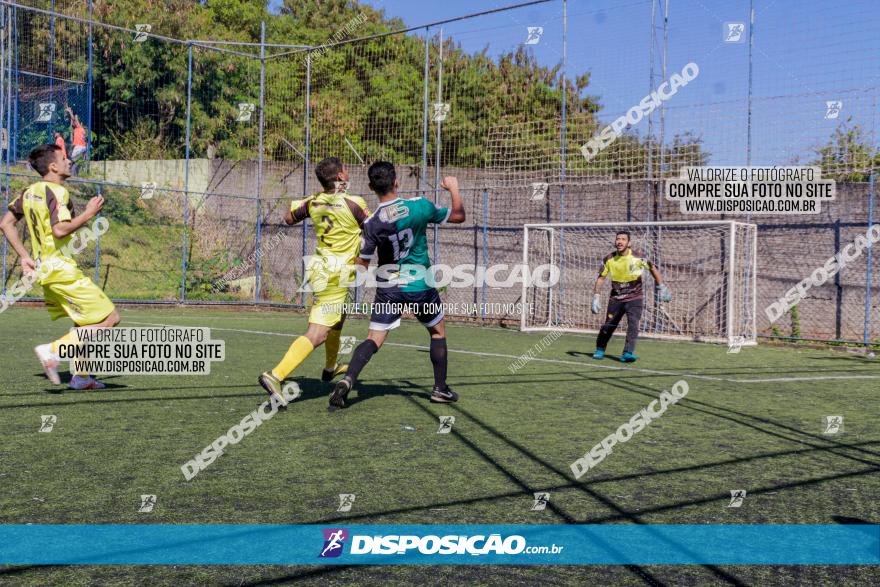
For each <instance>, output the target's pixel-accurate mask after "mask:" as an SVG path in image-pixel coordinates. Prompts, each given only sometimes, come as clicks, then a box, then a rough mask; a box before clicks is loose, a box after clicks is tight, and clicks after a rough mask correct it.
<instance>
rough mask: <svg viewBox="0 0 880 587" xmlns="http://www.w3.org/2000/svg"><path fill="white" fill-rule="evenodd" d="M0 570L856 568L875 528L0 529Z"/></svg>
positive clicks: (876, 560)
mask: <svg viewBox="0 0 880 587" xmlns="http://www.w3.org/2000/svg"><path fill="white" fill-rule="evenodd" d="M0 564H5V565H58V564H77V565H83V564H89V565H220V564H222V565H230V564H242V565H245V564H246V565H325V564H347V565H351V564H420V565H424V564H445V565H449V564H453V565H472V564H491V565H498V564H501V565H505V564H507V565H533V564H534V565H538V564H540V565H596V564H603V565H620V564H634V565H679V564H714V565H829V564H831V565H843V564H846V565H864V564H880V526H878V525H822V526H820V525H638V526H636V525H624V524H611V525H553V524H547V525H354V524H352V525H345V524H340V525H334V526H320V525H308V526H306V525H269V524H266V525H260V524H254V525H207V524H200V525H168V524H119V525H0Z"/></svg>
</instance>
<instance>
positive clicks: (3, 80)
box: [0, 6, 9, 295]
mask: <svg viewBox="0 0 880 587" xmlns="http://www.w3.org/2000/svg"><path fill="white" fill-rule="evenodd" d="M7 12H9V9H8V8H7V7H6V6H4V7H3V12H2V13H0V30H2V31H3V36H2V38H0V127H2V128H3V130H4V131H6V141H7V148H6V149H5V151H6V153H8V152H9V148H8V142H9V132H8V131H7V130H6V127H7V125H6V119H7V118H8V117H9V109H8V108H7V107H6V100H7V96H8V92H7V91H6V84H7V83H8V79H9V76H8V75H7V72H6V61H7V59H6V51H7V48H6V39H7V37H8V36H9V30H8V29H7V26H8V24H9V21H8V20H7V18H6V17H7ZM4 155H5V153H4ZM0 168H2V169H3V172H4V176H5V177H4V180H5V182H4V183H5V185H6V189H5V190H3V191H4V194H3V196H4V197H3V203H4V206H3V209H4V210H7V209H9V165H8V164H7V162H6V157H3V158H2V160H0ZM8 246H9V245H8V243H7V242H6V235H3V274H2V281H0V294H2V295H6V251H7V248H8Z"/></svg>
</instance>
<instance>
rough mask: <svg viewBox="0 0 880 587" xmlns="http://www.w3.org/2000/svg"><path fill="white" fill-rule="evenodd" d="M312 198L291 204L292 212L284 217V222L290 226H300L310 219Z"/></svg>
mask: <svg viewBox="0 0 880 587" xmlns="http://www.w3.org/2000/svg"><path fill="white" fill-rule="evenodd" d="M311 201H312V198H306V199H305V200H294V201H293V202H292V203H291V204H290V210H288V211H287V214H285V215H284V222H285V223H286V224H288V225H293V224H298V223H300V222H302V221H303V220H305V219H306V218H308V217H309V204H310V203H311Z"/></svg>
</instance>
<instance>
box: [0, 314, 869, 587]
mask: <svg viewBox="0 0 880 587" xmlns="http://www.w3.org/2000/svg"><path fill="white" fill-rule="evenodd" d="M122 316H123V325H127V326H142V325H145V324H155V323H161V324H175V325H192V326H196V325H197V326H209V327H211V328H213V329H214V331H213V337H214V338H221V339H224V340H225V341H226V353H227V359H226V361H225V362H223V363H219V364H218V363H215V364H214V366H213V368H212V372H211V374H210V375H209V376H203V377H195V376H192V377H186V376H151V377H148V376H125V377H123V376H119V377H108V378H106V379H105V381H106V383H108V388H107V389H106V390H103V391H96V392H72V391H69V390H64V391H62V390H59V389H55V388H53V387H52V386H51V385H50V384H49V383H48V382H47V381H46V379H45V377H44V376H43V374H42V371H41V369H40V367H39V365H38V364H37V363H36V360H35V358H34V356H33V353H32V351H31V348H32V347H33V346H34V345H36V344H38V343H41V342H47V341H49V340H52V339H53V338H57V337H58V336H59V335H60V334H61V333H62V332H63V331H64V329H65V328H67V326H68V324H64V323H61V322H57V323H52V322H51V321H50V320H49V319H48V317H47V315H46V313H45V311H44V310H43V309H41V308H26V307H19V306H15V307H13V308H11V309H10V310H8V311H7V312H5V313H3V314H2V316H0V350H2V357H3V360H2V365H3V369H2V374H3V384H2V387H0V430H2V431H3V443H2V445H0V523H13V524H24V523H135V522H148V523H172V524H173V523H179V524H183V523H231V524H245V523H296V524H308V523H320V524H323V523H329V522H331V521H334V522H339V521H346V522H349V523H465V524H466V523H511V524H517V523H546V524H562V523H626V524H633V523H640V524H641V523H674V524H678V523H695V524H729V523H768V524H770V523H772V524H781V523H817V524H833V523H841V522H845V521H847V520H860V521H862V522H863V523H878V522H880V505H878V501H877V496H878V495H880V475H878V473H880V427H878V426H877V418H878V416H880V399H878V394H877V385H878V381H880V369H878V365H877V363H876V362H875V361H872V360H869V359H867V358H864V357H863V356H861V355H856V354H845V353H841V352H835V351H827V350H813V349H792V348H774V347H765V346H761V347H756V348H748V347H747V348H744V349H743V350H742V352H741V353H739V354H728V353H727V352H726V350H727V349H726V348H725V347H720V346H715V345H701V344H693V343H670V342H659V341H647V340H645V341H641V342H640V343H639V349H638V354H639V356H640V357H641V358H640V360H639V362H638V363H636V364H635V365H634V366H623V365H621V364H620V363H618V362H616V361H613V360H609V359H606V360H605V361H603V362H596V361H593V360H592V359H591V358H590V357H589V356H588V354H587V353H589V352H590V351H591V350H592V346H593V343H594V340H593V337H591V336H575V335H565V336H562V337H561V338H559V339H558V340H556V341H555V342H553V343H552V344H551V345H550V346H549V347H548V348H546V349H545V350H544V351H543V352H541V353H540V354H539V355H538V358H539V360H534V361H532V362H530V363H528V364H527V365H526V366H525V367H523V368H522V369H521V370H519V371H517V372H516V373H511V371H510V370H509V369H508V365H510V364H511V362H512V361H513V359H514V358H515V357H517V356H519V355H520V354H522V353H524V352H525V351H527V350H528V349H529V348H530V347H532V345H534V344H536V343H538V341H540V340H541V339H542V338H543V336H544V334H543V333H528V334H526V333H519V332H516V331H510V330H503V329H498V328H478V327H474V326H467V325H456V324H451V325H450V326H449V329H448V330H449V331H448V335H447V336H448V340H449V345H450V349H451V350H452V351H453V352H451V353H450V360H449V382H450V384H451V385H452V387H453V388H454V389H456V390H457V391H458V392H459V393H460V395H461V401H460V402H459V404H457V405H454V406H437V405H434V404H431V403H429V402H428V400H427V398H428V394H429V393H430V388H431V385H432V383H433V377H432V372H431V367H430V361H429V358H428V354H427V352H426V350H425V349H424V348H412V347H410V346H387V347H386V348H383V349H382V351H380V352H379V354H378V355H376V356H375V357H374V359H373V361H372V362H371V363H370V364H369V365H368V366H367V368H366V369H365V371H364V372H363V374H362V382H361V383H360V384H359V385H358V387H357V392H356V393H353V399H354V401H353V403H352V405H351V406H350V408H349V409H347V410H345V411H343V412H341V413H336V414H328V413H327V411H326V405H327V400H326V394H327V393H328V391H329V388H328V387H327V386H326V385H325V384H322V383H321V382H320V380H319V375H320V370H321V368H322V367H323V351H322V350H321V349H318V351H317V352H315V353H314V354H313V355H312V356H311V357H310V358H309V359H308V360H307V361H306V362H305V363H304V364H303V365H302V366H301V367H300V369H299V370H298V371H297V372H296V373H295V375H294V379H295V380H296V381H297V382H298V383H299V384H300V386H301V387H302V389H303V392H304V394H303V397H302V398H301V399H299V400H298V401H297V402H296V403H295V404H294V405H293V406H291V408H290V409H288V410H287V411H286V412H283V413H280V414H279V415H278V416H276V417H275V418H274V419H272V420H271V421H269V422H266V423H264V424H263V425H262V426H260V427H259V428H258V429H257V430H255V431H254V432H253V433H252V434H251V435H250V436H248V437H247V438H245V439H244V440H243V441H242V442H240V443H239V444H238V445H236V446H233V447H231V448H230V449H229V450H228V451H227V452H226V454H224V455H223V456H222V457H220V458H219V459H218V460H217V461H215V462H214V463H213V464H212V465H211V466H210V467H208V468H207V470H205V471H203V472H202V473H200V474H199V475H198V476H197V477H195V478H194V479H193V480H192V481H190V482H186V481H185V480H184V478H183V475H182V474H181V472H180V466H181V465H182V464H183V463H184V462H186V461H187V460H188V459H190V458H192V457H193V456H194V455H195V454H196V453H197V452H199V451H200V450H201V449H202V448H203V447H204V446H206V445H207V444H209V443H211V442H212V441H213V440H214V439H215V438H216V437H217V436H219V435H220V434H223V433H225V432H226V431H227V430H228V429H229V427H230V426H232V425H233V424H235V423H237V422H239V421H240V420H241V418H242V417H244V416H245V415H246V414H247V413H248V412H249V411H251V410H253V409H254V408H255V407H256V406H257V405H258V404H259V403H260V402H262V401H263V400H264V394H263V393H262V391H261V390H260V389H259V388H258V387H257V386H256V385H255V380H256V376H257V375H258V374H259V372H260V371H262V370H265V369H268V368H270V367H272V366H273V365H274V364H275V362H276V361H277V359H278V358H280V357H281V355H282V354H283V353H284V351H285V350H286V348H287V346H288V345H289V343H290V342H291V340H292V336H293V335H295V334H297V333H301V332H302V331H303V330H304V328H305V317H304V316H302V315H300V314H295V313H292V312H273V311H265V312H258V311H252V310H244V309H235V310H230V311H222V310H207V309H196V308H187V309H177V308H158V309H123V311H122ZM243 330H247V331H263V332H271V333H277V334H278V335H270V334H260V333H255V332H242V331H243ZM366 330H367V323H366V321H364V320H357V319H353V320H351V321H350V322H349V323H348V324H347V325H346V329H345V332H344V334H346V335H353V336H356V337H357V338H358V339H362V338H363V337H364V335H365V334H366ZM389 342H390V343H393V344H394V345H418V346H420V347H424V346H425V345H426V343H427V336H426V334H425V332H424V330H423V329H422V328H421V327H420V326H418V324H416V323H414V322H411V321H404V325H403V326H402V327H401V328H400V329H398V330H396V331H394V332H393V333H392V335H391V337H390V338H389ZM621 345H622V342H621V340H620V339H619V338H615V340H614V341H613V342H612V345H611V347H610V348H609V354H610V355H615V356H616V355H617V354H618V353H619V352H620V350H621ZM455 351H469V353H465V352H455ZM471 353H473V354H471ZM611 367H613V368H611ZM655 371H663V372H666V373H663V374H659V373H656V372H655ZM829 376H838V377H849V378H843V379H822V380H809V379H807V380H800V381H776V382H744V381H743V380H755V379H768V378H787V377H802V378H817V377H829ZM853 376H869V377H868V378H861V379H859V378H852V377H853ZM871 377H873V378H871ZM679 379H685V380H687V381H688V383H689V386H690V392H689V394H688V396H687V397H686V398H685V399H684V400H682V401H681V402H679V404H678V405H676V406H673V407H671V408H670V409H669V411H668V412H667V413H666V414H665V415H664V416H663V417H662V418H660V419H659V420H656V421H654V422H653V423H652V424H651V425H650V426H649V427H647V428H646V429H645V430H643V431H642V432H641V433H639V434H638V435H636V436H635V437H634V438H633V439H632V440H630V441H629V442H628V443H626V444H624V445H618V446H617V447H615V449H614V452H613V454H611V455H609V456H608V457H607V458H606V459H605V460H604V461H603V462H602V463H601V464H600V465H598V466H597V467H596V468H595V469H594V470H592V471H590V472H588V473H587V474H586V475H585V476H584V477H582V478H581V480H580V481H579V482H576V481H574V480H573V478H572V474H571V471H570V469H569V464H570V463H571V462H572V461H573V460H574V459H575V458H577V457H579V456H581V455H582V454H583V453H584V452H586V451H588V450H589V449H590V448H591V447H592V446H593V445H594V444H596V443H598V442H599V441H600V440H601V439H602V438H604V437H605V436H607V435H608V434H609V433H611V432H613V431H614V429H616V428H617V426H619V425H620V424H622V423H623V422H625V421H627V420H629V418H630V417H631V416H632V415H633V414H635V413H636V412H637V411H638V410H640V409H641V408H643V407H645V406H646V405H647V404H648V403H649V402H650V401H651V399H653V398H655V397H657V396H658V395H659V393H660V391H661V390H664V389H669V388H670V387H671V386H672V384H673V383H675V382H676V381H677V380H679ZM43 414H54V415H56V416H57V417H58V421H57V424H56V425H55V429H54V430H53V431H52V432H51V433H48V434H46V433H39V432H38V428H39V425H40V416H41V415H43ZM442 415H453V416H455V419H456V420H455V426H454V431H453V433H452V434H449V435H439V434H437V433H436V432H437V428H438V426H439V423H438V417H439V416H442ZM825 415H843V416H844V418H845V432H844V433H843V434H841V435H839V436H826V435H823V434H822V429H821V419H822V417H823V416H825ZM404 426H410V427H415V428H416V430H415V431H410V430H406V429H404ZM731 489H746V490H747V491H748V496H747V498H746V502H745V505H744V506H743V507H741V508H739V509H735V508H728V507H727V504H728V502H729V491H730V490H731ZM536 491H549V492H550V507H548V508H547V510H545V511H537V512H533V511H530V507H531V505H532V494H533V493H534V492H536ZM142 493H150V494H156V495H157V496H158V505H157V507H156V509H155V511H154V512H152V513H150V514H144V513H138V512H137V509H138V506H139V505H140V498H139V496H140V495H141V494H142ZM340 493H354V494H356V495H357V499H356V501H355V504H354V507H353V509H352V511H351V512H350V513H339V512H337V511H336V508H337V507H338V494H340ZM425 573H426V569H425V568H418V567H407V568H403V567H383V568H353V567H339V568H337V567H334V568H324V567H311V568H303V567H47V568H15V567H12V568H6V569H5V570H4V569H2V568H0V584H4V583H5V584H16V585H47V584H57V585H87V584H96V583H100V584H107V585H110V584H113V585H116V584H120V585H129V584H130V585H138V584H146V583H149V584H163V585H164V584H167V585H181V584H211V585H227V584H229V585H233V584H234V585H238V584H265V583H264V582H275V583H286V582H288V581H290V582H294V581H301V582H308V583H315V584H317V583H321V584H354V583H359V584H364V583H369V584H401V585H403V584H413V583H414V582H419V581H425V580H426V579H425V578H426V577H427V576H430V577H431V582H437V583H444V584H467V585H474V584H499V585H509V584H530V583H540V584H560V585H561V584H575V583H578V584H644V583H646V582H651V581H657V582H660V583H664V584H700V585H703V584H730V583H737V582H739V583H741V584H770V583H782V582H785V583H788V584H831V583H834V584H853V585H857V584H867V583H869V577H870V576H871V573H876V569H873V570H872V569H867V568H858V567H811V568H796V567H774V568H762V567H702V566H695V567H643V568H628V567H615V568H608V567H590V568H564V567H547V568H539V569H536V568H523V567H505V568H499V567H471V568H461V567H456V568H438V569H434V570H431V571H430V573H431V575H426V574H425Z"/></svg>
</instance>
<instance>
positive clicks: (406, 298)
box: [370, 287, 443, 330]
mask: <svg viewBox="0 0 880 587" xmlns="http://www.w3.org/2000/svg"><path fill="white" fill-rule="evenodd" d="M403 314H413V315H414V316H415V317H416V319H417V320H418V321H419V322H420V323H421V325H422V326H424V327H425V328H430V327H431V326H434V325H436V324H437V323H439V322H440V321H441V320H443V306H442V302H441V301H440V294H439V293H437V290H436V289H434V288H431V289H426V290H423V291H399V290H397V289H396V288H381V287H380V288H379V289H378V290H376V298H375V299H374V300H373V306H372V308H371V310H370V330H394V329H395V328H397V327H398V326H400V317H401V316H402V315H403Z"/></svg>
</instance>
